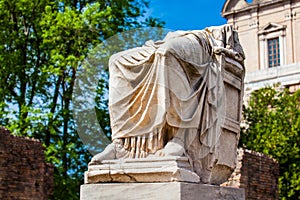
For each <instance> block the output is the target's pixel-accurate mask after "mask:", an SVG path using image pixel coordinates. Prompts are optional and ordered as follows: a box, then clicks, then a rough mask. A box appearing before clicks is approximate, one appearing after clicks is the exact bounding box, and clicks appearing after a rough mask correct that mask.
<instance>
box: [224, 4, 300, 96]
mask: <svg viewBox="0 0 300 200" xmlns="http://www.w3.org/2000/svg"><path fill="white" fill-rule="evenodd" d="M222 15H223V17H225V18H226V19H227V23H228V24H231V25H233V26H234V29H235V30H237V31H238V33H239V39H240V42H241V44H242V46H243V48H244V51H245V55H246V60H245V67H246V77H245V90H246V91H245V92H246V93H250V92H251V91H253V90H256V89H259V88H261V87H264V86H267V85H273V84H274V83H281V85H282V86H284V87H286V88H289V89H290V91H291V92H294V91H295V90H297V89H300V37H299V34H300V0H252V1H250V0H226V1H225V4H224V6H223V10H222Z"/></svg>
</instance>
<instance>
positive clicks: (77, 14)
mask: <svg viewBox="0 0 300 200" xmlns="http://www.w3.org/2000/svg"><path fill="white" fill-rule="evenodd" d="M148 4H149V2H148V1H147V0H0V30H1V33H0V41H1V43H0V63H1V64H0V125H3V126H6V127H7V128H8V129H9V130H10V131H11V132H13V133H14V134H16V135H24V136H30V137H35V138H37V139H40V140H41V141H42V143H43V144H44V146H45V149H46V150H45V154H46V157H47V161H49V162H51V163H53V164H54V165H55V189H54V195H53V199H76V198H78V195H79V185H80V184H81V183H82V178H83V172H84V170H85V168H86V164H87V162H88V160H89V159H90V155H89V154H88V152H87V150H86V149H85V148H84V146H83V145H82V143H81V141H80V138H79V137H78V134H77V133H76V130H75V128H74V127H75V124H74V120H73V116H72V113H71V110H72V94H73V90H74V83H75V78H76V76H77V68H78V66H80V63H82V61H83V60H84V58H85V57H86V55H87V54H88V52H89V50H91V49H93V48H94V47H95V46H96V45H98V44H99V43H101V42H102V41H103V40H104V39H106V38H108V37H110V36H112V35H114V34H116V33H117V32H121V31H125V30H129V29H132V28H137V27H141V26H148V25H152V26H161V25H162V23H161V22H159V21H158V20H157V19H153V18H145V17H144V15H145V13H146V9H147V7H148ZM99 87H100V89H99V90H101V87H102V86H101V85H99ZM99 112H100V114H99V116H101V112H106V111H105V110H104V111H102V110H99ZM102 115H103V116H104V118H105V116H107V113H104V114H102ZM105 120H106V121H107V117H106V118H105Z"/></svg>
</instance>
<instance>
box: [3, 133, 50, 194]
mask: <svg viewBox="0 0 300 200" xmlns="http://www.w3.org/2000/svg"><path fill="white" fill-rule="evenodd" d="M53 170H54V167H53V166H52V165H49V164H48V163H46V162H45V155H44V148H43V146H42V144H41V142H40V141H39V140H34V139H29V138H24V137H16V136H13V135H11V134H10V132H9V131H7V130H6V129H4V128H2V127H0V199H3V200H4V199H5V200H13V199H24V200H47V199H48V198H49V197H50V195H51V192H52V189H53Z"/></svg>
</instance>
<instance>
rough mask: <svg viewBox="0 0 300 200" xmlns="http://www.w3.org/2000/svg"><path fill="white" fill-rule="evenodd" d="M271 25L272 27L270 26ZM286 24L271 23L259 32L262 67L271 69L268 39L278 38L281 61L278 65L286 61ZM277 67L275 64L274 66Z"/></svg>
mask: <svg viewBox="0 0 300 200" xmlns="http://www.w3.org/2000/svg"><path fill="white" fill-rule="evenodd" d="M270 27H271V28H270ZM285 29H286V27H285V26H281V25H277V24H274V23H269V24H268V25H267V26H265V27H264V28H262V30H260V31H259V32H258V39H259V60H260V67H259V68H260V69H271V68H273V67H269V51H268V50H269V49H268V40H270V39H274V38H278V40H279V57H280V63H279V65H277V66H276V67H280V66H283V65H285V63H286V33H285ZM274 67H275V66H274Z"/></svg>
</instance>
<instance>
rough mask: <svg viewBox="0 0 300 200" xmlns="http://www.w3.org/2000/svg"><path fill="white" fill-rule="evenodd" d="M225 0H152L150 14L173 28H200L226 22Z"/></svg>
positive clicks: (167, 26) (166, 26)
mask: <svg viewBox="0 0 300 200" xmlns="http://www.w3.org/2000/svg"><path fill="white" fill-rule="evenodd" d="M224 3H225V0H150V10H149V14H150V15H151V16H152V17H157V18H160V19H162V20H163V21H165V22H166V25H165V28H168V29H172V30H199V29H203V28H205V27H207V26H217V25H222V24H225V23H226V20H225V19H224V18H223V17H222V16H221V11H222V7H223V4H224Z"/></svg>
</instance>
